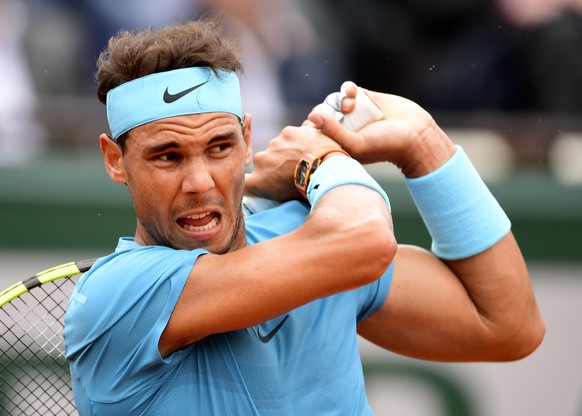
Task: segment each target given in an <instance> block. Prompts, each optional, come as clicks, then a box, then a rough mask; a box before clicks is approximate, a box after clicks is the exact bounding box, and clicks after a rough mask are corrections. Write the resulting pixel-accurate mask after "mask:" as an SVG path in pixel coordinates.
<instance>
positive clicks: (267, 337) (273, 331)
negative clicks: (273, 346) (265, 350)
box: [257, 315, 289, 344]
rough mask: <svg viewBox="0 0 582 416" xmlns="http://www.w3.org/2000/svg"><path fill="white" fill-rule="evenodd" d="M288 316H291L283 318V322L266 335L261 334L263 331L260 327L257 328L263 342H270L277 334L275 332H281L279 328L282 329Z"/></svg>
mask: <svg viewBox="0 0 582 416" xmlns="http://www.w3.org/2000/svg"><path fill="white" fill-rule="evenodd" d="M287 318H289V315H287V316H285V318H283V320H282V321H281V322H279V325H277V326H276V327H275V328H273V330H272V331H271V332H269V333H268V334H266V335H261V331H260V330H259V328H257V336H258V337H259V339H260V340H261V342H262V343H264V344H266V343H267V342H269V341H270V340H271V339H272V338H273V337H274V336H275V334H276V333H277V332H279V330H280V329H281V327H282V326H283V324H284V323H285V321H286V320H287Z"/></svg>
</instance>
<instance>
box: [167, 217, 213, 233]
mask: <svg viewBox="0 0 582 416" xmlns="http://www.w3.org/2000/svg"><path fill="white" fill-rule="evenodd" d="M218 219H219V216H218V214H217V213H216V212H205V213H202V214H193V215H187V216H185V217H182V218H179V219H178V221H177V222H178V225H180V227H182V228H183V229H185V230H187V231H190V232H200V231H208V230H211V229H212V228H214V227H216V224H218Z"/></svg>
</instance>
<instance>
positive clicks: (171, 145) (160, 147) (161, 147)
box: [145, 140, 180, 154]
mask: <svg viewBox="0 0 582 416" xmlns="http://www.w3.org/2000/svg"><path fill="white" fill-rule="evenodd" d="M178 147H180V145H179V144H178V142H176V141H174V140H172V141H169V142H166V143H161V144H157V145H153V146H149V147H147V148H146V149H145V153H147V154H153V153H160V152H163V151H165V150H168V149H175V148H178Z"/></svg>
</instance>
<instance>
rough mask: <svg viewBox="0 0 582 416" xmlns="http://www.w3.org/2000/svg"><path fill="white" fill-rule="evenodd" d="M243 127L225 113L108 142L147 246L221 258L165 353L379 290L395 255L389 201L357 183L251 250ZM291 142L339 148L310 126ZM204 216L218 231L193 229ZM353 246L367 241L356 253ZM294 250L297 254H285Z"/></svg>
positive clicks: (164, 341)
mask: <svg viewBox="0 0 582 416" xmlns="http://www.w3.org/2000/svg"><path fill="white" fill-rule="evenodd" d="M243 124H244V133H243V130H242V129H241V127H240V125H239V123H238V119H237V118H236V117H235V116H232V115H228V114H221V113H210V114H197V115H190V116H182V117H174V118H169V119H164V120H158V121H154V122H151V123H147V124H145V125H143V126H139V127H136V128H135V129H133V130H132V131H131V133H130V135H129V137H128V139H127V142H126V151H125V153H122V152H121V150H120V148H119V147H118V146H117V144H115V143H114V142H113V141H111V140H110V139H109V138H108V137H107V136H106V135H102V136H101V137H100V144H101V150H102V152H103V154H104V160H105V164H106V168H107V171H108V173H109V175H110V177H111V178H112V179H113V180H114V181H116V182H119V183H124V184H126V185H127V187H128V189H129V192H130V194H131V196H132V199H133V202H134V207H135V211H136V214H137V228H136V234H135V239H136V241H137V242H138V243H140V244H144V245H150V244H163V245H167V246H171V247H175V248H182V249H194V248H202V247H204V248H206V249H207V250H209V251H210V252H211V253H212V254H206V255H204V256H201V257H200V258H199V259H198V260H197V261H196V264H195V266H194V267H193V269H192V271H191V273H190V276H189V278H188V279H187V282H186V284H185V287H184V289H183V291H182V293H181V295H180V298H179V300H178V302H177V304H176V306H175V308H174V311H173V313H172V315H171V317H170V320H169V322H168V324H167V326H166V328H165V330H164V332H163V334H162V336H161V339H160V341H159V345H158V347H159V350H160V354H161V355H162V356H167V355H169V354H171V353H172V352H174V351H177V350H179V349H181V348H184V347H186V346H188V345H190V344H192V343H194V342H196V341H198V340H200V339H202V338H204V337H206V336H208V335H210V334H214V333H219V332H226V331H232V330H236V329H242V328H247V327H250V326H253V325H257V324H259V323H261V322H264V321H266V320H268V319H271V318H274V317H276V316H278V315H280V314H282V313H285V312H287V311H289V310H291V309H294V308H296V307H299V306H301V305H304V304H306V303H308V302H310V301H312V300H314V299H318V298H320V297H322V296H328V295H331V294H334V293H339V292H342V291H346V290H350V289H354V288H357V287H359V286H362V285H364V284H368V283H370V282H373V281H374V280H376V279H378V278H379V277H380V276H381V275H382V274H383V272H384V271H385V270H386V268H387V267H388V266H389V264H390V262H391V261H392V259H393V257H394V254H395V251H396V241H395V239H394V235H393V232H392V222H391V217H390V215H389V212H388V209H387V207H386V204H385V203H384V201H383V199H382V198H381V197H380V196H379V195H378V194H377V193H376V192H374V191H372V190H370V189H368V188H366V187H363V186H353V185H352V186H344V187H340V188H337V189H334V190H332V191H330V192H328V193H327V194H326V195H325V196H324V197H323V198H322V199H321V201H320V203H319V204H318V206H317V207H316V209H315V210H314V211H313V213H312V214H311V215H310V217H309V219H308V220H307V221H306V223H305V224H304V225H303V226H302V227H300V228H299V229H297V230H296V231H294V232H291V233H289V234H287V235H284V236H282V237H279V238H274V239H272V240H269V241H266V242H262V243H259V244H255V245H253V246H250V247H246V240H245V233H244V228H243V226H242V224H243V222H242V217H241V214H240V212H241V208H240V203H241V199H242V194H243V189H244V178H245V175H244V168H245V165H246V164H248V163H249V162H250V160H251V146H250V134H251V119H250V116H246V117H245V119H244V123H243ZM281 136H282V137H284V138H285V140H287V141H290V142H299V143H303V145H304V147H305V148H308V149H311V150H312V151H317V150H318V149H321V148H329V147H332V146H335V147H337V148H339V146H338V145H337V144H336V143H335V142H333V141H332V140H331V139H329V138H328V137H327V136H324V135H323V134H321V132H320V131H319V130H317V129H315V128H313V127H310V126H306V127H294V128H287V129H285V130H284V131H283V132H282V134H281ZM169 143H170V144H171V146H168V144H169ZM152 150H154V151H152ZM338 155H340V156H338ZM333 157H345V156H343V155H342V154H341V153H333V152H332V153H331V154H329V155H328V156H327V157H326V161H327V159H330V158H333ZM362 204H363V205H362ZM368 208H371V212H368ZM193 215H194V216H200V215H204V219H201V220H198V222H197V224H198V225H202V223H203V222H204V223H206V224H207V225H208V224H211V226H210V227H209V229H204V230H202V229H200V230H196V229H195V230H194V231H191V230H186V229H185V228H184V227H183V226H182V224H183V223H184V222H190V223H191V224H194V221H192V220H186V219H185V218H186V217H188V216H193ZM346 218H350V221H346ZM210 219H213V220H212V221H213V222H214V223H212V222H211V221H210ZM352 238H355V239H358V240H359V241H364V242H365V243H364V244H361V245H358V248H357V249H355V250H354V249H353V248H350V247H346V245H345V244H344V243H343V242H344V241H346V240H347V239H352ZM286 252H290V253H293V254H294V255H293V256H281V255H280V253H286ZM221 253H225V254H221ZM378 254H379V255H378ZM273 259H277V261H273ZM305 264H310V265H312V267H308V268H305V267H302V266H303V265H305ZM362 265H363V266H362ZM356 268H357V269H358V273H356V274H354V273H351V272H349V271H350V270H355V269H356ZM273 276H277V279H273ZM240 311H245V313H244V314H242V313H240Z"/></svg>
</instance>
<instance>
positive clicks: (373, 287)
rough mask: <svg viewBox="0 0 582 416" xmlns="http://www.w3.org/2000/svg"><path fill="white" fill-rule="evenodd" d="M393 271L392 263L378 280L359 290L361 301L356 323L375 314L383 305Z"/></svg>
mask: <svg viewBox="0 0 582 416" xmlns="http://www.w3.org/2000/svg"><path fill="white" fill-rule="evenodd" d="M393 271H394V262H392V263H390V266H389V267H388V269H387V270H386V271H385V272H384V274H383V275H382V277H381V278H380V279H378V280H376V281H375V282H374V283H371V284H369V285H366V286H363V287H362V288H360V289H359V290H360V293H361V299H362V301H361V303H360V308H359V310H358V316H357V321H358V323H359V322H360V321H362V320H364V319H366V318H367V317H368V316H370V315H372V314H373V313H374V312H377V311H378V310H379V309H380V308H381V307H382V305H384V302H385V301H386V298H387V297H388V292H389V291H390V285H391V284H392V272H393Z"/></svg>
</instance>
